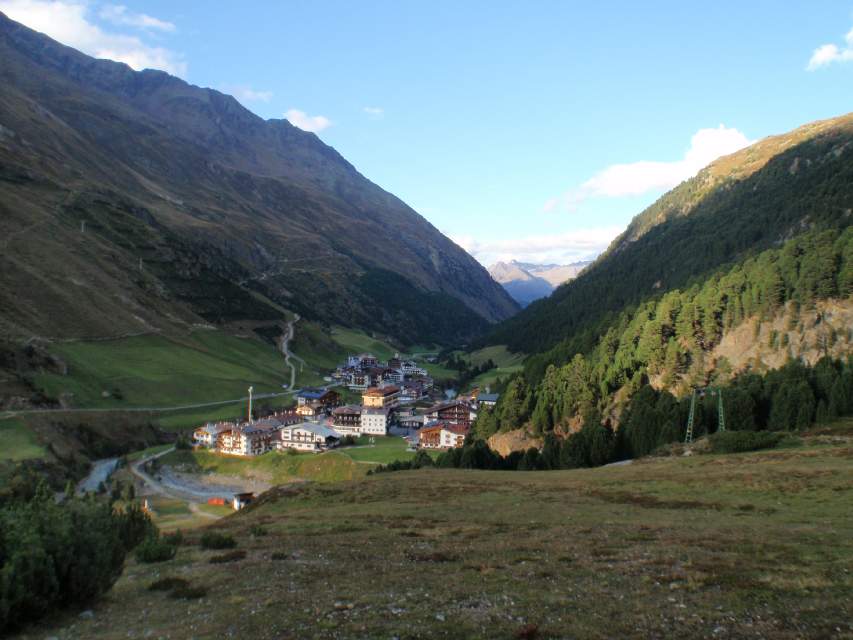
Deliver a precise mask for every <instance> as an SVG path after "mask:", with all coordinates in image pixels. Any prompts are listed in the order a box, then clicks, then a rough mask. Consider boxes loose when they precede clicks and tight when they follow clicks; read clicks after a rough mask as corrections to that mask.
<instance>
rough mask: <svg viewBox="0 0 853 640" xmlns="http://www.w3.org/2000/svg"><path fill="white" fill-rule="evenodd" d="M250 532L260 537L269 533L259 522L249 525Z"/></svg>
mask: <svg viewBox="0 0 853 640" xmlns="http://www.w3.org/2000/svg"><path fill="white" fill-rule="evenodd" d="M249 534H250V535H251V536H252V537H254V538H260V537H261V536H265V535H267V530H266V529H264V528H263V527H262V526H261V525H259V524H253V525H252V526H251V527H249Z"/></svg>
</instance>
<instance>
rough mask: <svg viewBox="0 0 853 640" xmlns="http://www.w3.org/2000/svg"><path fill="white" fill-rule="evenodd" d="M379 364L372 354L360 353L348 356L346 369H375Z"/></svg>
mask: <svg viewBox="0 0 853 640" xmlns="http://www.w3.org/2000/svg"><path fill="white" fill-rule="evenodd" d="M378 364H379V360H378V359H377V358H376V356H374V355H373V354H372V353H361V354H359V355H357V356H349V357H348V358H347V367H351V368H353V369H367V368H369V367H375V366H376V365H378Z"/></svg>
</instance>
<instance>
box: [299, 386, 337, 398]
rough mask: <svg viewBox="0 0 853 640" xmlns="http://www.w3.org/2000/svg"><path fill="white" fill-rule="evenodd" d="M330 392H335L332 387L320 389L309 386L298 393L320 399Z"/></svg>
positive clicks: (301, 396)
mask: <svg viewBox="0 0 853 640" xmlns="http://www.w3.org/2000/svg"><path fill="white" fill-rule="evenodd" d="M329 393H333V392H332V390H331V389H319V388H316V387H307V388H305V389H303V390H302V391H300V392H299V393H298V394H297V397H299V398H305V399H307V400H320V399H322V398H323V397H324V396H325V395H327V394H329Z"/></svg>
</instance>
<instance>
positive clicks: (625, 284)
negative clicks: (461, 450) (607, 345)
mask: <svg viewBox="0 0 853 640" xmlns="http://www.w3.org/2000/svg"><path fill="white" fill-rule="evenodd" d="M851 143H853V114H851V115H845V116H842V117H839V118H835V119H832V120H826V121H822V122H817V123H813V124H810V125H806V126H804V127H801V128H799V129H797V130H795V131H793V132H791V133H789V134H786V135H782V136H775V137H771V138H767V139H765V140H762V141H760V142H758V143H756V144H755V145H752V146H750V147H748V148H746V149H744V150H742V151H739V152H738V153H735V154H733V155H731V156H727V157H724V158H721V159H719V160H717V161H715V162H714V163H712V164H711V165H709V166H708V167H707V168H705V169H704V170H702V171H701V172H700V173H699V174H698V175H697V176H696V177H694V178H692V179H690V180H688V181H686V182H684V183H682V184H681V185H679V186H678V187H676V188H675V189H673V190H672V191H670V192H669V193H667V194H666V195H665V196H663V197H662V198H661V199H660V200H658V201H657V202H655V203H654V204H653V205H652V206H651V207H649V208H648V209H647V210H645V211H644V212H642V213H641V214H640V215H638V216H637V217H636V218H635V219H634V220H633V221H632V222H631V224H630V225H629V227H628V229H627V230H626V231H625V232H624V233H623V234H622V235H621V236H620V237H619V238H617V239H616V240H614V242H613V243H612V244H611V246H610V248H609V249H608V250H607V252H605V253H604V254H603V255H602V256H601V257H600V258H599V259H598V260H597V261H596V262H595V263H594V264H593V265H591V266H590V267H588V268H587V269H586V270H585V271H584V272H583V273H582V274H581V275H580V276H579V277H578V278H577V279H575V280H573V281H572V282H570V283H568V284H566V285H563V286H562V287H560V288H558V289H557V290H556V291H555V292H554V293H553V294H552V295H551V296H550V297H549V298H547V299H545V300H540V301H537V302H534V303H533V304H531V305H530V306H529V307H528V308H527V309H525V310H524V311H523V312H522V313H520V314H518V315H517V316H515V317H514V318H512V319H511V320H509V321H508V322H505V323H503V324H502V325H500V326H499V327H498V328H496V330H495V331H494V332H493V334H492V335H491V336H490V338H489V340H488V342H490V343H492V344H506V345H508V346H509V347H510V348H511V349H513V350H516V351H523V352H526V353H536V352H542V351H545V350H548V349H551V348H554V347H555V346H557V345H560V346H559V348H560V351H561V352H562V353H564V354H566V353H574V352H584V351H588V350H589V349H590V348H591V347H592V346H593V345H594V344H595V341H596V340H597V338H598V336H599V335H600V334H602V333H603V332H604V330H606V328H607V326H608V323H609V322H611V321H612V320H613V318H615V316H616V314H618V313H619V312H621V311H622V310H623V309H625V308H628V307H631V306H632V305H636V304H638V303H639V302H641V301H642V300H644V299H647V298H651V297H655V296H659V295H662V294H663V293H665V292H666V291H669V290H672V289H675V288H684V287H686V286H689V285H690V284H691V283H694V282H701V281H702V280H703V279H704V278H705V277H707V276H708V275H709V274H711V273H712V272H713V271H715V270H716V269H718V268H720V267H722V266H724V265H727V264H734V263H737V262H740V261H743V260H745V259H746V258H747V257H749V256H752V255H756V254H757V253H759V252H761V251H763V250H765V249H768V248H770V247H774V246H778V245H779V244H780V243H781V242H783V241H784V240H786V239H789V238H791V237H794V236H796V235H797V234H799V233H801V232H803V231H806V230H809V229H811V230H820V229H830V228H843V227H846V226H848V225H850V224H851V223H853V144H851ZM563 343H564V344H563Z"/></svg>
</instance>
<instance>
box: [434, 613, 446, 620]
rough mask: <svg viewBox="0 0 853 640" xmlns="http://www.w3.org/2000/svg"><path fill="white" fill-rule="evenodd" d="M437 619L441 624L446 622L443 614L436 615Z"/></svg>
mask: <svg viewBox="0 0 853 640" xmlns="http://www.w3.org/2000/svg"><path fill="white" fill-rule="evenodd" d="M435 619H436V620H438V621H439V622H444V614H443V613H436V614H435Z"/></svg>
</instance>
